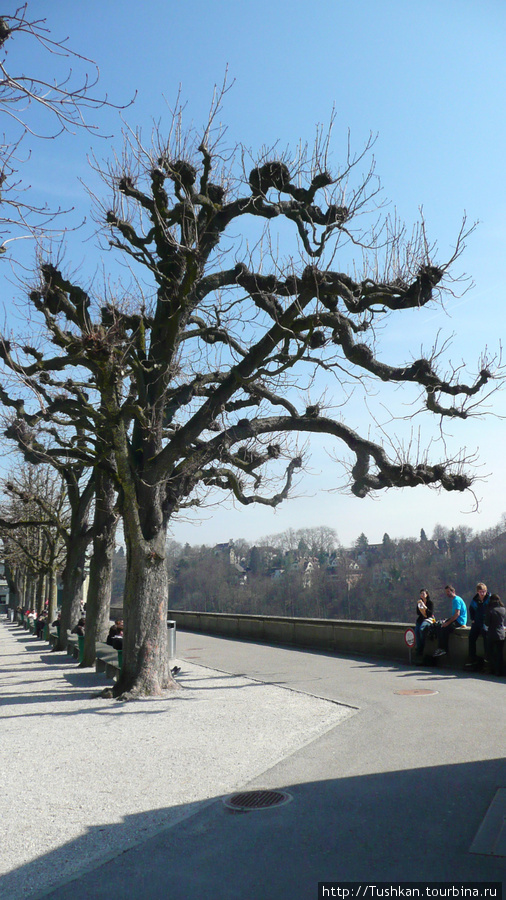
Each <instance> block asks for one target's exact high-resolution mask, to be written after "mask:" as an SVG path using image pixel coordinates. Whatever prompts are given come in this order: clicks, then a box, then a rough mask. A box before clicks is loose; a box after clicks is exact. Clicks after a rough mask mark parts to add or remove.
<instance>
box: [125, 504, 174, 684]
mask: <svg viewBox="0 0 506 900" xmlns="http://www.w3.org/2000/svg"><path fill="white" fill-rule="evenodd" d="M129 520H130V517H129V516H127V517H126V520H125V539H126V545H127V575H126V583H125V594H124V600H123V618H124V638H123V669H122V672H121V675H120V678H119V679H118V682H117V683H116V685H115V687H114V689H113V696H115V697H118V698H119V699H121V700H130V699H133V698H135V697H139V696H160V695H162V694H163V693H164V691H166V690H173V689H178V688H179V685H177V684H176V682H175V681H174V679H173V678H172V676H171V673H170V660H169V647H168V638H167V607H168V596H169V594H168V591H169V577H168V572H167V565H166V559H165V543H166V530H167V529H166V525H162V526H161V528H160V529H159V530H158V532H157V533H156V535H155V536H154V537H153V538H152V540H151V541H150V542H147V541H145V540H144V539H141V540H139V535H138V534H137V533H136V529H132V526H131V522H130V521H129ZM127 522H128V523H129V524H127ZM132 530H133V531H134V533H133V534H132ZM160 551H161V552H160Z"/></svg>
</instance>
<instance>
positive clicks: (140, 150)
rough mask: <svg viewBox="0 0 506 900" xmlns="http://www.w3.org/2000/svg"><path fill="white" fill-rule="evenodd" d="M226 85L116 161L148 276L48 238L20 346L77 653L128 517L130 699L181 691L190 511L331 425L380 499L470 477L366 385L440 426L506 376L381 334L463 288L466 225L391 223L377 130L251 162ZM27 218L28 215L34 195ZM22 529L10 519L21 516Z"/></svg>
mask: <svg viewBox="0 0 506 900" xmlns="http://www.w3.org/2000/svg"><path fill="white" fill-rule="evenodd" d="M2 22H3V26H2V27H3V35H4V37H3V45H4V46H5V47H7V46H8V42H9V41H10V40H11V39H13V38H14V37H16V35H18V36H19V33H20V32H21V33H28V34H29V35H31V36H32V37H35V39H38V40H40V38H41V29H43V27H44V26H43V24H42V23H33V22H32V23H29V22H28V19H27V17H26V10H24V9H23V10H22V12H21V15H20V14H19V13H17V14H16V15H15V16H13V17H10V18H9V17H7V16H5V17H4V19H3V20H2ZM46 39H47V35H46ZM49 49H51V47H50V43H49ZM4 63H5V61H4ZM4 72H7V67H6V65H5V64H4ZM6 77H7V76H6ZM6 84H7V91H8V92H9V91H10V92H11V93H10V94H9V93H7V95H6V94H5V89H4V95H3V101H2V94H1V93H0V103H2V102H3V104H4V105H6V104H7V103H8V102H11V101H12V100H13V99H15V98H16V96H17V95H19V96H21V97H28V98H29V99H30V101H31V102H35V103H39V104H43V105H45V107H46V108H48V111H49V114H51V115H54V116H56V121H57V122H58V125H59V127H63V128H67V127H69V126H70V125H71V126H72V127H75V126H76V125H79V124H80V121H82V115H83V109H84V108H85V107H86V106H91V107H92V108H93V106H95V108H96V106H97V104H99V103H101V102H104V101H103V100H102V101H97V100H94V99H93V97H92V93H91V92H90V85H89V83H88V82H86V83H85V84H84V86H82V87H81V89H76V90H75V91H71V92H69V91H68V88H67V93H65V88H62V87H58V86H54V85H52V86H51V85H50V86H49V89H47V90H46V89H45V88H44V87H40V89H38V86H39V85H40V84H41V83H40V82H37V81H36V80H34V79H30V80H28V82H26V81H25V82H24V83H23V82H19V80H17V81H16V80H15V79H11V81H10V82H6ZM0 87H1V86H0ZM61 90H63V91H64V94H63V97H62V96H61V94H59V93H58V91H61ZM51 91H53V94H51ZM55 91H56V93H54V92H55ZM16 92H18V94H16ZM226 92H227V87H226V85H224V86H223V87H222V89H221V90H218V91H217V92H216V93H215V95H214V98H213V101H212V104H211V109H210V114H209V120H208V122H207V125H206V126H205V127H204V129H203V130H202V131H201V132H197V131H194V130H193V129H188V130H185V129H184V128H183V122H182V108H178V109H176V111H175V113H174V116H173V120H172V124H171V127H170V128H169V133H168V137H166V136H164V135H163V134H162V133H161V131H160V130H155V132H154V135H153V139H152V142H151V144H150V145H149V146H146V145H145V144H144V143H143V142H142V140H141V137H140V135H139V134H138V133H137V132H136V131H135V130H130V131H128V132H127V137H126V144H125V146H124V147H123V150H122V152H121V153H118V154H117V155H116V156H115V157H114V160H113V161H112V162H111V164H110V166H108V167H106V168H105V169H103V170H102V171H101V172H100V174H101V176H102V178H103V182H104V185H105V191H106V198H105V199H102V198H98V197H95V198H94V212H95V217H96V220H97V221H98V223H99V231H98V235H99V240H100V241H101V244H102V249H103V250H106V249H107V251H108V252H112V253H114V254H117V255H119V257H120V258H121V259H122V260H123V262H124V263H125V264H126V266H127V270H128V273H129V274H128V280H127V282H126V283H125V281H123V282H118V283H116V284H114V286H113V285H112V284H111V282H110V281H107V284H106V286H104V287H102V288H100V289H98V288H97V287H96V285H95V284H91V285H90V284H89V283H83V282H84V279H83V282H81V281H80V280H79V279H78V278H76V277H75V276H74V275H70V274H69V272H68V271H64V269H63V265H62V264H61V261H60V260H59V258H58V257H56V258H55V256H54V255H53V254H52V253H51V252H49V251H48V249H47V246H45V245H44V242H43V241H39V263H38V268H37V273H36V277H35V280H34V282H33V283H32V284H31V286H30V287H29V288H28V289H27V291H26V302H27V304H28V309H29V314H28V315H27V319H29V320H30V322H32V323H33V326H32V328H31V329H28V332H29V333H27V334H23V335H22V334H20V333H14V334H12V335H7V334H4V335H3V337H2V339H1V340H0V360H1V365H2V373H3V374H2V384H1V386H0V401H1V402H2V404H3V407H4V410H5V416H6V419H7V420H8V421H7V422H6V425H5V429H4V430H5V435H6V437H7V438H8V439H9V440H10V441H12V442H13V443H14V445H15V446H16V447H17V448H18V450H19V452H21V454H22V455H23V457H24V459H25V461H26V462H28V463H30V464H33V465H34V466H40V465H44V466H47V465H49V466H51V467H52V468H53V470H54V471H55V472H56V473H58V476H59V477H60V478H61V479H62V482H63V484H64V485H65V491H66V502H67V504H68V524H66V525H65V528H63V526H62V527H61V528H60V529H59V534H60V540H62V541H63V543H64V546H65V553H66V562H65V567H64V591H63V607H62V628H61V635H62V637H61V641H62V643H61V646H62V647H63V644H64V642H65V640H66V630H67V628H70V627H71V626H72V625H73V624H74V623H75V619H76V617H77V616H78V614H79V605H80V593H81V588H82V577H83V571H84V560H85V555H86V552H87V549H88V547H89V546H90V544H91V543H93V554H92V560H91V572H90V589H89V593H88V620H89V623H88V628H87V640H88V641H89V642H90V643H89V653H90V656H87V657H86V660H87V662H89V660H90V658H91V653H92V649H93V648H92V643H93V641H94V640H95V638H96V637H97V636H98V635H99V634H100V633H101V628H102V626H101V621H102V620H101V618H100V616H101V612H100V611H101V610H103V609H104V608H105V606H104V604H105V603H106V594H107V592H108V591H109V585H110V563H111V557H112V552H113V546H114V529H115V527H116V522H117V520H118V518H120V519H121V523H122V528H123V534H124V539H125V544H126V583H125V594H124V603H123V609H124V621H125V637H124V655H123V669H122V673H121V677H120V679H119V681H118V683H117V685H115V688H114V694H115V696H118V697H120V698H122V699H129V698H131V697H135V696H138V695H139V694H150V695H154V694H159V693H160V692H162V691H164V690H166V689H168V688H174V687H175V684H174V681H173V679H172V678H171V674H170V666H169V658H168V648H167V625H166V619H167V603H168V589H169V583H168V573H167V559H166V555H167V553H166V546H167V529H168V526H169V524H172V523H173V522H174V521H175V519H176V517H177V516H180V515H181V514H182V513H184V511H185V510H187V509H189V508H193V509H195V508H198V507H199V506H200V505H202V504H203V503H204V502H206V500H212V501H213V502H220V500H218V499H217V498H218V497H220V496H228V497H232V498H233V499H234V500H235V502H236V503H238V504H241V505H244V506H249V505H251V504H263V505H267V506H270V507H275V506H277V505H278V504H279V503H281V502H282V501H284V500H286V499H287V498H288V496H289V494H290V492H291V490H292V488H293V485H294V481H295V479H296V478H297V475H298V474H299V473H300V472H301V470H302V468H303V466H304V464H305V460H306V458H307V455H308V447H307V444H306V442H307V440H308V438H310V437H311V436H313V435H314V436H319V437H322V436H323V437H324V438H326V439H327V441H329V442H331V444H332V445H334V444H336V443H337V444H340V445H341V446H342V447H343V450H344V453H345V454H346V460H345V463H344V470H345V471H346V472H347V481H348V484H349V486H350V488H351V491H352V493H353V494H354V495H355V496H356V497H358V498H362V497H364V496H366V495H367V494H368V493H369V492H371V491H381V490H385V489H387V488H399V487H417V486H422V485H435V486H439V487H442V488H443V489H445V490H448V491H455V490H456V491H463V490H465V489H467V488H469V487H470V485H471V484H472V477H471V476H470V475H469V473H468V472H467V471H466V465H465V462H466V460H465V458H464V457H463V456H460V455H458V456H456V457H455V458H454V459H448V458H446V457H445V455H444V453H443V458H442V459H437V460H432V459H431V458H430V457H429V453H428V451H427V452H425V451H420V453H419V455H418V456H417V457H416V458H414V459H410V458H408V457H407V455H406V453H405V452H403V451H402V449H400V448H395V449H394V451H393V452H392V456H391V457H389V455H388V453H387V451H386V449H385V440H384V437H385V434H384V430H381V429H380V430H379V432H378V436H377V438H376V439H374V438H373V437H372V436H371V435H373V434H374V432H375V424H376V423H375V422H374V421H373V422H372V423H371V427H369V426H365V432H364V435H365V436H364V435H361V434H359V433H358V432H357V431H356V430H355V429H354V428H352V427H351V425H350V424H348V423H347V421H346V417H345V410H346V409H347V407H348V404H349V403H350V402H351V400H352V398H353V397H354V395H356V394H357V392H359V393H360V392H361V393H362V396H363V397H366V396H368V395H370V394H371V392H372V387H371V385H373V384H377V385H380V386H381V385H382V384H383V383H385V382H390V383H392V384H395V385H399V386H401V387H402V388H404V389H405V391H406V392H407V393H408V395H409V398H410V402H412V403H414V404H415V405H416V403H417V400H418V406H419V407H420V408H421V409H422V410H425V412H426V413H429V414H432V415H434V416H436V417H437V419H438V421H439V420H443V419H445V418H450V419H451V418H455V417H457V418H460V419H465V418H466V417H467V416H468V415H469V412H470V410H471V409H473V408H474V407H475V405H476V402H477V399H478V398H479V397H480V396H481V395H482V394H483V393H484V392H485V393H487V391H488V390H489V386H490V385H491V384H493V383H495V382H493V381H492V380H493V379H494V378H497V375H498V369H497V360H494V359H486V358H485V357H482V358H481V359H480V361H479V363H478V366H477V369H476V371H475V372H474V374H472V375H471V376H470V381H469V383H466V382H465V381H464V380H463V379H462V375H461V372H460V370H458V371H452V370H451V369H450V370H448V366H446V371H440V364H441V359H440V358H439V356H440V353H441V351H437V350H436V348H435V347H434V348H433V349H432V350H431V351H430V352H429V353H425V354H423V353H422V355H421V357H420V358H418V359H416V360H413V359H411V360H409V361H405V360H403V361H402V362H400V363H397V362H393V363H390V362H385V361H384V360H383V359H381V344H380V342H379V339H378V335H379V331H378V329H379V328H380V327H381V328H384V327H385V325H386V322H387V321H388V317H389V316H394V317H396V316H398V315H400V314H401V313H403V312H406V311H410V310H416V311H418V313H419V314H420V315H421V314H422V312H423V309H424V308H425V307H428V306H430V305H431V304H433V303H434V302H437V301H440V300H441V298H442V297H443V295H444V292H445V290H450V291H451V290H452V283H453V282H452V274H451V273H452V266H453V264H454V263H455V260H456V259H457V258H458V257H459V255H460V253H461V252H462V250H463V247H464V243H465V238H466V236H467V233H468V232H466V226H465V224H463V226H462V229H461V231H460V233H459V234H458V236H457V240H456V243H455V250H454V252H452V254H451V257H450V259H447V260H444V261H439V260H436V259H435V258H433V257H434V251H433V248H432V247H431V245H430V243H429V241H428V240H427V237H426V233H425V226H424V224H423V222H421V223H420V225H419V226H418V228H417V229H415V231H414V233H413V236H412V237H410V238H409V239H408V238H407V237H406V232H405V230H404V228H403V227H399V226H398V224H397V223H395V222H392V221H391V219H390V218H389V217H388V216H386V217H385V216H384V214H383V211H382V209H381V207H380V206H379V205H378V201H377V197H378V189H379V188H378V183H377V181H376V178H375V175H374V163H373V162H372V163H371V165H370V168H369V171H368V172H367V174H366V175H365V176H363V175H361V174H359V172H360V170H359V164H360V166H362V164H363V161H364V159H365V158H366V157H367V156H368V155H370V152H371V143H370V142H369V143H368V145H367V146H366V147H365V148H364V151H363V152H361V153H359V154H356V155H353V154H351V153H349V154H348V157H347V158H346V159H345V160H344V162H343V164H342V165H340V166H339V165H337V166H332V165H331V153H330V150H331V129H329V131H328V133H324V132H322V131H321V130H319V131H318V133H317V137H316V140H315V144H314V147H313V149H308V148H307V147H305V146H302V148H300V149H299V150H298V151H297V152H296V153H293V154H290V153H288V152H286V153H284V154H279V152H278V151H276V150H268V151H263V152H262V153H260V154H259V155H258V156H257V157H256V158H253V159H251V158H250V155H249V152H248V151H247V150H246V149H245V148H244V147H242V146H240V145H236V146H232V147H231V146H229V145H228V144H227V143H226V140H225V134H224V132H223V130H222V129H221V127H220V126H219V125H218V121H219V114H220V113H221V105H222V102H223V99H224V97H225V94H226ZM51 98H52V99H51ZM48 104H49V106H48ZM66 104H67V105H66ZM62 109H64V110H67V112H65V113H61V112H60V110H62ZM69 116H70V118H69ZM26 127H28V126H26ZM85 127H88V126H87V124H86V123H85ZM5 168H6V173H7V176H8V175H9V172H8V168H7V166H5ZM354 182H356V183H355V184H354ZM18 214H19V215H18V224H19V221H20V218H22V217H21V207H20V206H18ZM368 214H369V215H368ZM25 218H26V217H25ZM33 227H35V226H33ZM276 247H277V248H280V249H279V250H275V249H274V248H276ZM354 249H357V250H358V252H359V253H360V255H361V257H362V259H363V266H362V269H361V270H360V271H358V270H357V268H356V267H354V266H353V265H351V271H352V272H353V274H352V275H350V274H348V273H347V272H345V271H343V270H342V268H341V267H338V266H339V265H340V260H343V261H348V262H349V261H350V251H351V250H354ZM109 258H110V257H108V256H107V255H104V257H103V264H104V265H105V267H106V268H107V263H108V259H109ZM341 265H342V263H341ZM401 350H402V351H403V350H404V348H401ZM442 355H443V357H444V353H443V354H442ZM442 367H443V368H444V367H445V360H444V358H443V360H442ZM413 392H414V393H413ZM390 440H391V441H392V442H393V440H394V435H390ZM408 446H409V442H408ZM14 524H15V523H14V522H13V521H12V520H8V519H7V518H4V520H3V527H4V528H5V529H7V530H8V529H10V527H11V526H13V525H14ZM40 527H41V528H43V527H44V519H43V517H42V518H41V521H40Z"/></svg>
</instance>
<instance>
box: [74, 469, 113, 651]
mask: <svg viewBox="0 0 506 900" xmlns="http://www.w3.org/2000/svg"><path fill="white" fill-rule="evenodd" d="M115 500H116V493H115V490H114V485H113V483H112V480H111V478H110V477H109V476H108V475H106V474H105V473H104V472H101V471H98V470H97V473H96V496H95V516H94V521H93V556H92V558H91V562H90V582H89V587H88V597H87V600H86V631H85V636H84V653H83V660H82V662H81V667H82V668H86V667H89V666H93V665H94V663H95V646H96V643H97V641H105V639H106V637H107V632H108V630H109V615H110V606H111V587H112V565H113V556H114V548H115V538H116V525H117V521H118V517H117V514H116V512H115Z"/></svg>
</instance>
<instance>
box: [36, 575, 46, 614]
mask: <svg viewBox="0 0 506 900" xmlns="http://www.w3.org/2000/svg"><path fill="white" fill-rule="evenodd" d="M46 578H47V576H46V575H45V574H44V575H39V577H38V581H37V615H40V614H41V612H42V610H43V609H44V600H45V599H46Z"/></svg>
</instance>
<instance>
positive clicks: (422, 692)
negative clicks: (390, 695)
mask: <svg viewBox="0 0 506 900" xmlns="http://www.w3.org/2000/svg"><path fill="white" fill-rule="evenodd" d="M438 693H439V691H429V690H424V689H422V688H420V689H419V690H412V691H394V694H401V696H402V697H430V696H432V695H433V694H438Z"/></svg>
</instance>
